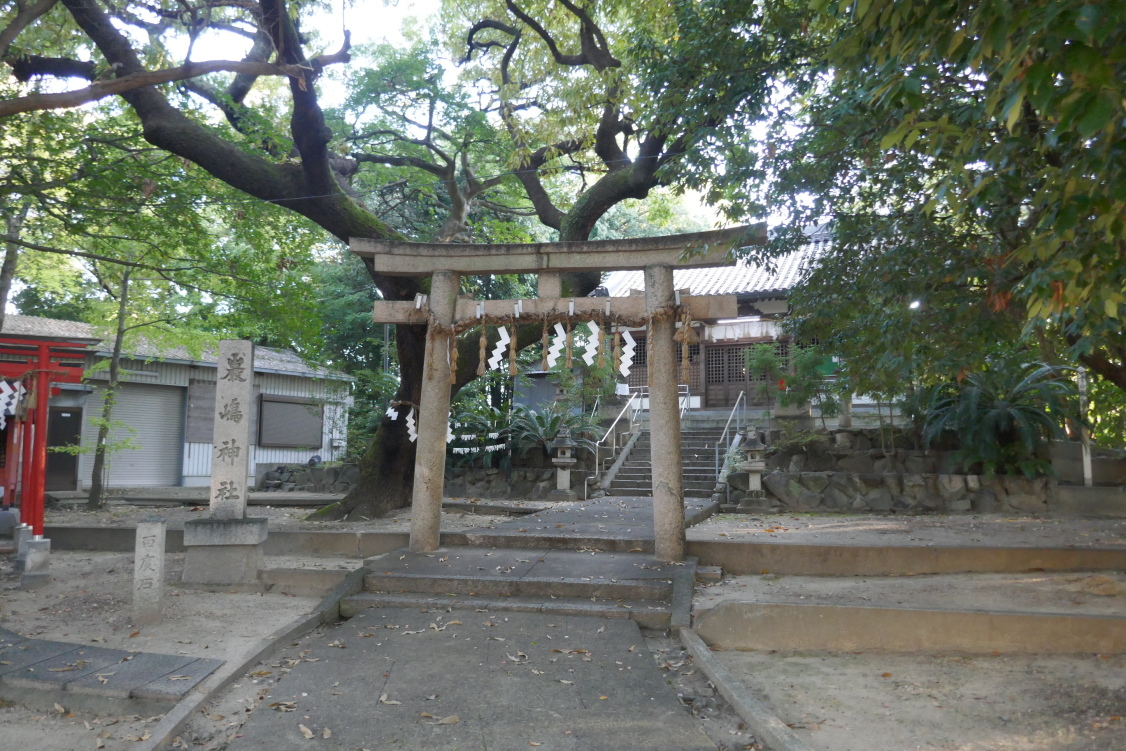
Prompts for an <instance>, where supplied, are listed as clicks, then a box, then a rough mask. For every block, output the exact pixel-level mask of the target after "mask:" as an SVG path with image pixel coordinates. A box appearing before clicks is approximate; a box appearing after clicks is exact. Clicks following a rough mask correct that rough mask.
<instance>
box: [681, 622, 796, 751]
mask: <svg viewBox="0 0 1126 751" xmlns="http://www.w3.org/2000/svg"><path fill="white" fill-rule="evenodd" d="M680 643H681V644H683V645H684V648H685V649H687V650H688V654H690V655H692V659H693V661H694V663H695V664H696V665H697V666H699V668H700V669H701V670H703V671H704V674H705V675H707V676H708V678H710V679H711V682H712V684H713V685H715V687H716V689H717V690H718V691H719V692H720V693H721V694H723V698H725V699H727V701H729V702H730V703H731V706H732V707H733V708H734V709H735V711H736V712H738V713H739V716H740V717H742V718H743V721H744V722H746V723H747V727H749V728H750V729H751V731H752V732H754V734H755V736H757V737H758V739H759V740H761V741H762V742H763V743H765V744H766V745H767V747H768V748H770V749H771V750H772V751H811V749H810V748H809V746H808V745H806V742H805V741H803V740H802V739H801V738H799V737H798V736H797V734H795V733H794V731H793V730H790V728H789V727H787V726H786V723H784V722H782V721H781V720H780V719H778V717H777V716H776V715H775V714H774V713H773V712H771V711H770V708H769V707H767V706H766V705H765V704H763V703H762V702H760V701H759V700H758V699H756V698H755V697H753V696H751V692H750V691H748V690H747V687H746V686H744V685H743V683H742V681H740V680H739V679H738V678H736V677H735V676H734V675H733V674H732V673H731V671H730V670H728V669H727V668H726V667H724V665H723V663H721V662H720V661H719V659H718V658H717V657H716V656H715V655H713V654H712V651H711V650H710V649H708V645H707V644H704V642H703V640H702V639H701V638H700V637H699V636H697V635H696V634H695V633H694V632H692V631H691V630H689V629H681V630H680Z"/></svg>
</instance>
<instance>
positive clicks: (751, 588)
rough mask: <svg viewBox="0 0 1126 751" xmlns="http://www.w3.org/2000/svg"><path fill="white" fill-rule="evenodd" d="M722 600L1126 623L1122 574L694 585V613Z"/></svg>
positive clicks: (735, 580)
mask: <svg viewBox="0 0 1126 751" xmlns="http://www.w3.org/2000/svg"><path fill="white" fill-rule="evenodd" d="M723 600H754V601H756V602H802V603H804V604H809V605H860V606H865V607H897V606H900V605H906V606H907V607H912V608H923V609H927V608H935V609H938V610H976V611H998V610H999V611H1008V612H1037V613H1062V614H1067V615H1075V614H1085V615H1093V616H1118V617H1126V573H1123V572H1115V571H1106V572H1102V573H1032V574H937V575H928V576H886V577H884V576H880V577H875V576H873V577H869V576H843V577H838V576H777V575H774V574H766V575H763V576H753V575H748V576H726V577H724V579H723V581H722V582H718V583H716V584H713V585H710V586H706V587H697V589H696V598H695V600H694V602H693V605H694V607H695V608H696V610H697V612H698V611H699V610H701V609H706V608H711V607H715V606H716V605H717V604H718V603H720V602H722V601H723Z"/></svg>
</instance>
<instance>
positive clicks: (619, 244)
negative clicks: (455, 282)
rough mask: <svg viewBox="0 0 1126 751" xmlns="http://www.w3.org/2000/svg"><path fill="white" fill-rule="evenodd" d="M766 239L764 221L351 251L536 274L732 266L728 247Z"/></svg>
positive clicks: (395, 272)
mask: <svg viewBox="0 0 1126 751" xmlns="http://www.w3.org/2000/svg"><path fill="white" fill-rule="evenodd" d="M765 242H766V225H765V224H752V225H745V226H742V227H734V228H732V229H722V230H713V231H711V232H695V233H692V234H685V235H666V236H664V237H646V238H638V239H628V240H596V241H590V242H558V243H511V244H497V245H476V244H465V245H460V244H450V243H412V242H388V241H383V240H371V239H368V238H362V237H354V238H352V240H351V243H350V246H351V249H352V252H353V253H355V254H356V255H358V256H362V257H363V258H366V259H369V263H370V265H371V270H372V271H373V272H375V273H378V274H383V275H386V276H431V275H432V274H433V273H434V272H436V271H456V272H458V273H461V274H466V275H475V274H535V273H538V272H541V271H628V270H635V269H643V268H645V267H646V266H675V267H677V268H703V267H708V266H732V265H734V264H735V258H734V257H733V256H732V253H731V251H732V250H733V249H735V248H738V247H742V246H746V245H762V244H764V243H765Z"/></svg>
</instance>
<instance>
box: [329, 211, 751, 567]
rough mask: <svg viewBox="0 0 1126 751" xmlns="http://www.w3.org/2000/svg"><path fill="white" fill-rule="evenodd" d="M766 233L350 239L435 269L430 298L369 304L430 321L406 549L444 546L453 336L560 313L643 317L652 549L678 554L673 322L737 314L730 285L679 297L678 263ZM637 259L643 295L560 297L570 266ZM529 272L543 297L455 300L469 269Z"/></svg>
mask: <svg viewBox="0 0 1126 751" xmlns="http://www.w3.org/2000/svg"><path fill="white" fill-rule="evenodd" d="M765 241H766V227H765V225H753V226H745V227H737V228H734V229H729V230H717V231H713V232H701V233H695V234H688V235H670V236H667V237H655V238H643V239H637V240H608V241H596V242H560V243H524V244H505V245H450V244H437V243H435V244H430V243H411V242H385V241H378V240H371V239H365V238H352V241H351V249H352V252H354V253H356V254H357V255H359V256H361V257H363V258H364V259H365V260H366V261H367V262H368V264H369V266H370V268H371V270H372V272H373V273H378V274H382V275H385V276H415V277H426V276H429V277H431V282H430V294H429V296H428V297H425V298H424V297H422V296H420V297H419V298H417V299H416V300H414V301H385V302H377V303H375V311H374V320H375V322H376V323H394V324H407V325H427V326H428V331H427V338H426V353H425V364H424V369H423V381H422V390H421V396H420V404H419V419H418V447H417V449H416V454H415V470H414V490H413V496H412V500H411V529H410V548H411V550H413V551H416V552H430V551H433V550H437V548H438V544H439V524H440V514H441V509H442V491H443V484H444V473H445V463H446V432H447V420H448V415H449V410H450V383H451V377H450V376H451V369H452V368H453V367H456V365H455V364H454V363H452V362H451V358H450V343H451V340H456V336H457V332H458V331H463V330H466V329H468V328H472V327H475V326H477V325H485V324H486V323H490V324H492V323H496V322H498V321H504V322H509V321H510V320H511V321H513V322H515V323H516V324H518V325H519V324H527V323H535V322H540V321H542V322H545V323H546V322H547V321H548V320H555V321H558V320H560V318H561V317H563V318H565V319H567V320H570V321H573V322H576V323H578V322H583V321H598V320H601V321H603V322H623V321H634V322H635V323H634V325H639V323H638V322H645V323H647V324H648V327H649V333H648V337H649V338H648V358H649V360H648V362H649V367H648V373H649V379H650V384H649V386H650V388H649V424H650V434H651V439H652V443H651V445H652V449H651V451H652V466H653V517H654V532H655V538H656V539H655V553H656V557H657V558H659V559H661V560H665V561H680V560H683V559H684V552H685V551H684V549H685V537H684V492H683V482H682V474H681V455H680V409H679V405H678V391H677V382H678V378H677V375H678V369H677V362H676V341H675V340H674V336H675V333H676V322H677V319H678V318H680V317H682V316H685V315H687V316H688V317H690V318H691V319H693V320H702V319H716V318H734V317H736V316H737V315H738V304H737V301H736V298H735V296H734V295H716V296H706V297H705V296H700V297H693V296H689V295H684V296H680V295H677V294H676V293H675V292H674V289H673V267H674V266H675V267H678V268H694V267H695V268H699V267H714V266H730V265H734V263H735V261H734V259H733V258H732V257H731V253H730V251H731V250H732V249H733V248H735V247H739V246H743V245H750V244H762V243H764V242H765ZM638 269H642V270H644V272H645V296H644V298H641V297H625V298H615V299H609V298H605V297H580V298H564V297H563V296H562V294H563V284H562V281H563V280H562V275H563V274H564V273H565V272H576V271H579V272H581V271H619V270H638ZM531 273H534V274H538V275H539V280H538V294H539V297H538V298H536V299H533V300H521V301H515V300H485V301H478V300H461V299H458V291H459V288H460V283H461V276H462V275H483V274H531ZM517 312H518V313H519V317H518V318H517ZM513 338H514V339H515V337H513ZM514 345H515V342H513V346H514ZM455 346H456V342H455Z"/></svg>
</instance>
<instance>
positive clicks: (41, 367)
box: [20, 344, 51, 537]
mask: <svg viewBox="0 0 1126 751" xmlns="http://www.w3.org/2000/svg"><path fill="white" fill-rule="evenodd" d="M50 368H51V348H50V346H49V345H47V344H40V345H39V360H38V362H37V363H36V365H35V421H34V425H35V439H34V447H33V448H32V456H31V465H30V467H31V472H30V474H29V476H28V479H29V482H28V483H27V495H28V499H27V500H28V511H29V515H30V518H29V519H26V520H25V519H23V518H22V517H23V514H22V513H21V514H20V517H21V519H20V520H21V521H24V522H26V523H27V524H30V525H31V534H32V535H33V536H35V537H42V536H43V506H44V499H43V493H44V491H45V489H46V487H47V416H48V414H49V413H50V407H49V402H50V401H51V374H50V372H49V370H50Z"/></svg>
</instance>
